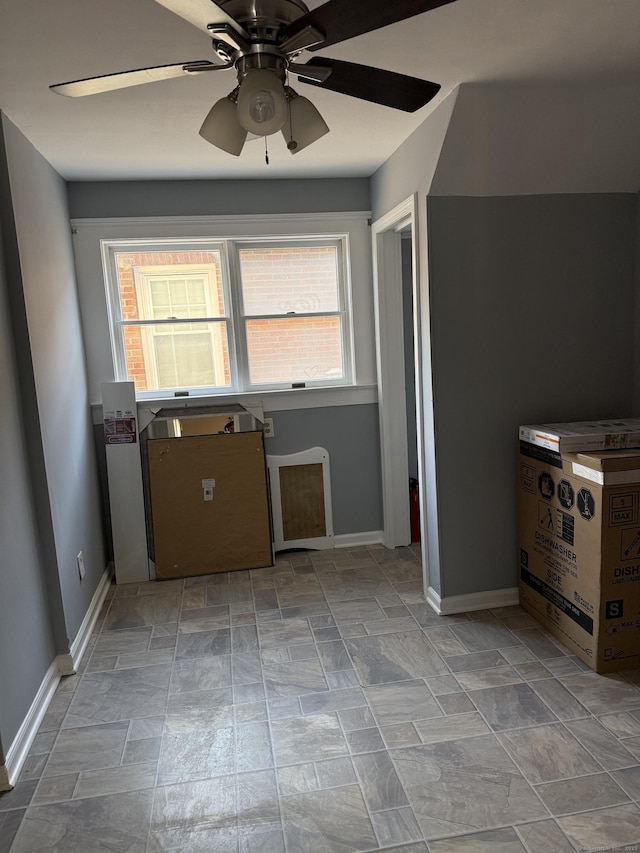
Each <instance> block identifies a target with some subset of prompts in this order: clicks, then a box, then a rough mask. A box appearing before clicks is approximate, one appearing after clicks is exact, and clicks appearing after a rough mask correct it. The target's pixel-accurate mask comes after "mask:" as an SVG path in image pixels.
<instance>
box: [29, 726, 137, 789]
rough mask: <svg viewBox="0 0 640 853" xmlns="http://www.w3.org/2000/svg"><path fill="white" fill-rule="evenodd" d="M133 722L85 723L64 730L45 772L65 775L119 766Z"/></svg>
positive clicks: (49, 774) (52, 774)
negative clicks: (76, 727) (130, 724)
mask: <svg viewBox="0 0 640 853" xmlns="http://www.w3.org/2000/svg"><path fill="white" fill-rule="evenodd" d="M128 731H129V724H128V723H127V722H125V721H122V722H118V723H109V724H107V725H102V726H84V727H82V728H78V729H67V730H63V731H61V732H60V734H59V735H58V738H57V740H56V743H55V746H54V747H53V749H52V751H51V754H50V756H49V761H48V762H47V766H46V767H45V769H44V772H43V776H45V777H47V776H61V775H63V774H67V773H78V772H80V771H81V770H95V769H97V768H103V767H117V766H118V765H119V764H120V759H121V758H122V753H123V750H124V744H125V741H126V739H127V733H128Z"/></svg>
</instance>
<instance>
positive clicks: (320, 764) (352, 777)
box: [315, 756, 358, 788]
mask: <svg viewBox="0 0 640 853" xmlns="http://www.w3.org/2000/svg"><path fill="white" fill-rule="evenodd" d="M315 769H316V776H317V778H318V786H319V787H320V788H337V787H339V786H341V785H351V784H353V783H354V782H357V781H358V779H357V777H356V771H355V770H354V768H353V762H352V760H351V759H350V758H348V757H346V756H345V757H344V758H329V759H327V760H326V761H317V762H316V765H315Z"/></svg>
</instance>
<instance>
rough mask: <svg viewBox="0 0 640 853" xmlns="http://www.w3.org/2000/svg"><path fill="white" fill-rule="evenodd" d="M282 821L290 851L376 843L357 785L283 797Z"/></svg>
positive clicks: (320, 852) (341, 851)
mask: <svg viewBox="0 0 640 853" xmlns="http://www.w3.org/2000/svg"><path fill="white" fill-rule="evenodd" d="M282 822H283V825H284V834H285V841H286V845H287V849H288V850H291V851H302V850H304V853H328V851H331V853H347V851H356V850H362V851H364V850H375V849H376V847H377V839H376V836H375V833H374V831H373V827H372V825H371V821H370V819H369V815H368V812H367V808H366V806H365V804H364V800H363V799H362V794H361V793H360V788H359V786H358V785H348V786H346V787H343V788H336V789H333V790H326V791H317V792H313V793H308V794H294V795H293V796H291V797H286V798H285V799H284V800H283V801H282Z"/></svg>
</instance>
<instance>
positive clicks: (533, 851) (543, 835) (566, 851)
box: [515, 820, 575, 853]
mask: <svg viewBox="0 0 640 853" xmlns="http://www.w3.org/2000/svg"><path fill="white" fill-rule="evenodd" d="M515 829H516V832H517V833H518V835H519V836H520V838H521V839H522V841H523V842H524V845H525V847H526V849H527V850H528V851H530V853H575V848H574V846H573V844H571V843H570V841H569V839H568V838H567V836H566V835H565V834H564V832H563V831H562V830H561V829H560V827H559V826H558V824H557V823H556V822H555V821H553V820H538V821H534V822H533V823H526V824H521V825H520V826H516V828H515Z"/></svg>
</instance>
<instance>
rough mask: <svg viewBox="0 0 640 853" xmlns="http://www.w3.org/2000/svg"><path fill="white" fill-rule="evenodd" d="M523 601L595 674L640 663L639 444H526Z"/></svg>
mask: <svg viewBox="0 0 640 853" xmlns="http://www.w3.org/2000/svg"><path fill="white" fill-rule="evenodd" d="M518 547H519V587H520V603H521V605H522V607H523V608H524V609H525V610H526V611H527V612H528V613H529V614H531V615H532V616H533V617H534V618H535V619H537V620H538V621H539V622H540V623H541V625H542V626H543V627H544V628H546V629H547V630H548V631H549V632H550V633H551V634H553V635H554V636H555V637H557V638H558V639H559V640H560V641H561V642H562V643H563V644H564V645H565V646H566V647H568V649H569V650H570V651H571V652H572V653H573V654H575V655H577V656H578V657H579V658H581V659H582V660H583V661H585V663H587V664H588V665H589V666H590V667H592V668H593V669H595V670H596V671H597V672H615V671H617V670H621V669H629V668H634V667H640V450H610V451H604V452H587V453H564V454H560V453H553V452H551V451H549V450H547V449H545V448H544V447H540V446H538V445H536V444H529V443H527V442H521V445H520V456H519V458H518Z"/></svg>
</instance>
